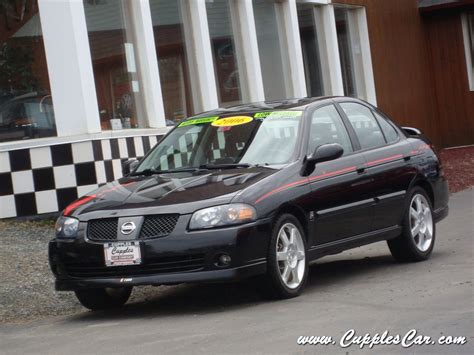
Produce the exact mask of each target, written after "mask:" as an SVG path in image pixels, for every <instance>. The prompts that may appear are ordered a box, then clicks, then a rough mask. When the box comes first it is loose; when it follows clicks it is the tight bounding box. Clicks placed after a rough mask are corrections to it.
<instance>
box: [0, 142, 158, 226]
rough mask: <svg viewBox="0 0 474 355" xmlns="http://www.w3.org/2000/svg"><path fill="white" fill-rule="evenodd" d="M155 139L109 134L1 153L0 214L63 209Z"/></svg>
mask: <svg viewBox="0 0 474 355" xmlns="http://www.w3.org/2000/svg"><path fill="white" fill-rule="evenodd" d="M159 138H160V136H155V135H153V136H140V137H126V138H110V139H101V140H91V141H84V142H76V143H65V144H59V145H52V146H47V147H38V148H26V149H20V150H11V151H7V152H0V218H10V217H22V216H34V215H38V214H43V213H53V212H58V211H61V210H63V209H64V208H65V207H66V206H67V205H68V204H69V203H71V202H72V201H74V200H75V199H77V198H78V197H80V196H83V195H84V194H87V193H88V192H90V191H92V190H94V189H96V188H97V187H99V186H101V185H103V184H105V183H107V182H110V181H113V180H115V179H118V178H120V177H122V162H123V161H125V160H127V159H129V158H141V157H143V155H145V153H147V152H148V151H149V150H150V148H151V147H153V146H154V145H155V144H156V142H157V140H158V139H159Z"/></svg>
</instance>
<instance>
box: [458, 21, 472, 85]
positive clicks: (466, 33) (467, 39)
mask: <svg viewBox="0 0 474 355" xmlns="http://www.w3.org/2000/svg"><path fill="white" fill-rule="evenodd" d="M469 16H472V21H474V12H466V13H464V14H462V15H461V23H462V33H463V41H464V54H465V58H466V71H467V79H468V86H469V91H474V68H473V67H474V58H473V57H472V55H471V52H472V51H474V48H471V41H474V39H471V35H473V36H474V33H473V34H471V33H470V30H469Z"/></svg>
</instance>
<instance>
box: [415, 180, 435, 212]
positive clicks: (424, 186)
mask: <svg viewBox="0 0 474 355" xmlns="http://www.w3.org/2000/svg"><path fill="white" fill-rule="evenodd" d="M416 186H418V187H421V188H422V189H423V190H425V191H426V194H427V195H428V197H429V199H430V202H431V206H432V208H434V206H435V197H434V190H433V187H432V186H431V184H430V183H429V182H428V181H427V180H425V179H423V178H421V177H419V178H417V179H415V180H413V182H412V183H411V186H410V190H411V189H413V188H414V187H416Z"/></svg>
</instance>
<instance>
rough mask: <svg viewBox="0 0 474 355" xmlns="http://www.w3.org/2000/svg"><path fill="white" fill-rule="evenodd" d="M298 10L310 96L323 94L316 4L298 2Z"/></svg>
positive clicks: (307, 88)
mask: <svg viewBox="0 0 474 355" xmlns="http://www.w3.org/2000/svg"><path fill="white" fill-rule="evenodd" d="M297 10H298V23H299V27H300V38H301V50H302V52H303V63H304V70H305V77H306V90H307V92H308V96H321V95H323V94H324V86H323V76H322V72H321V59H320V55H319V42H318V32H317V28H316V23H315V18H314V10H315V9H314V5H312V4H297Z"/></svg>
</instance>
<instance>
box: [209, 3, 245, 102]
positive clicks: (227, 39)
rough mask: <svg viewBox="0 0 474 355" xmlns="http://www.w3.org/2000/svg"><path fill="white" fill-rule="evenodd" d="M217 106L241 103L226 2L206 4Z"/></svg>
mask: <svg viewBox="0 0 474 355" xmlns="http://www.w3.org/2000/svg"><path fill="white" fill-rule="evenodd" d="M206 9H207V21H208V24H209V35H210V37H211V46H212V54H213V57H214V71H215V75H216V81H217V83H216V84H217V94H218V97H219V105H230V104H239V103H241V102H242V95H241V84H240V72H239V68H238V63H237V56H238V55H239V53H237V51H236V47H235V43H234V34H233V31H232V25H233V24H232V16H231V10H230V2H229V1H228V0H213V1H208V2H206Z"/></svg>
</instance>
